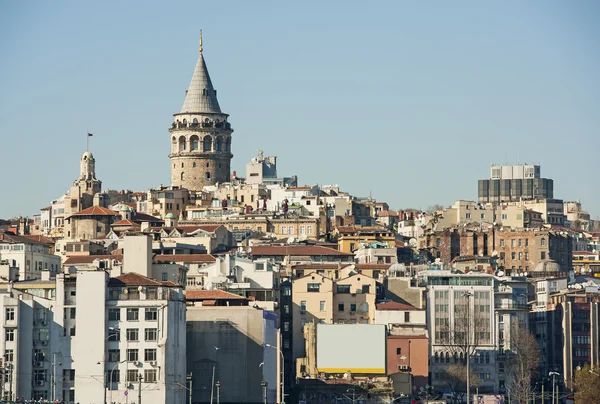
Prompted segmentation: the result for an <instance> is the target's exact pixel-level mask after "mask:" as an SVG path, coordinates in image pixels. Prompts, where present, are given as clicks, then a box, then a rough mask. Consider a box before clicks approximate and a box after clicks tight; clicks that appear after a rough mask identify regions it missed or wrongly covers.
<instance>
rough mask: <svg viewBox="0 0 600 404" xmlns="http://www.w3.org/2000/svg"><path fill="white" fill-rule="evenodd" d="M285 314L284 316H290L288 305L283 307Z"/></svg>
mask: <svg viewBox="0 0 600 404" xmlns="http://www.w3.org/2000/svg"><path fill="white" fill-rule="evenodd" d="M283 312H284V314H290V305H289V304H286V305H284V306H283Z"/></svg>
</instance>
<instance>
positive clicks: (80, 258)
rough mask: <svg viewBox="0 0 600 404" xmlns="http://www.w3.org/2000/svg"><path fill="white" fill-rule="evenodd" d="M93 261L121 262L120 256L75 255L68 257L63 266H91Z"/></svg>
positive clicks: (121, 257)
mask: <svg viewBox="0 0 600 404" xmlns="http://www.w3.org/2000/svg"><path fill="white" fill-rule="evenodd" d="M95 260H117V261H123V256H122V255H75V256H72V257H68V258H67V259H66V260H65V262H64V264H65V265H78V264H91V263H93V262H94V261H95Z"/></svg>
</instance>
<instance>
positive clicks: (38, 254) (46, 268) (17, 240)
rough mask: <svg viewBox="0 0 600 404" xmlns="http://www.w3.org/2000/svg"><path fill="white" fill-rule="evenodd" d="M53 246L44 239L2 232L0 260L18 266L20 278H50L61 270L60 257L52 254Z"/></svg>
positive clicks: (0, 236)
mask: <svg viewBox="0 0 600 404" xmlns="http://www.w3.org/2000/svg"><path fill="white" fill-rule="evenodd" d="M52 246H53V244H49V243H48V242H44V241H43V239H38V240H36V239H35V238H34V237H26V236H15V235H14V234H12V233H2V234H0V260H6V261H8V262H9V263H11V265H12V266H14V267H17V268H18V275H19V280H28V279H42V278H45V279H49V278H50V277H51V276H53V275H54V274H55V273H56V272H58V271H59V270H60V257H58V256H56V255H54V254H52ZM44 273H45V275H44Z"/></svg>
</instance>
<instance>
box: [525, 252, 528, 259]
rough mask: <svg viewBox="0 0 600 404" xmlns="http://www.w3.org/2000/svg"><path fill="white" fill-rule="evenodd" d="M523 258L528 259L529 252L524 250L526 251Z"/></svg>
mask: <svg viewBox="0 0 600 404" xmlns="http://www.w3.org/2000/svg"><path fill="white" fill-rule="evenodd" d="M525 259H526V260H528V259H529V253H528V252H526V253H525Z"/></svg>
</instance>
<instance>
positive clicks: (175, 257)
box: [152, 254, 217, 263]
mask: <svg viewBox="0 0 600 404" xmlns="http://www.w3.org/2000/svg"><path fill="white" fill-rule="evenodd" d="M216 260H217V259H216V258H215V257H214V256H212V255H210V254H161V255H158V254H157V255H155V256H154V257H152V261H153V262H210V263H212V262H215V261H216Z"/></svg>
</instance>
